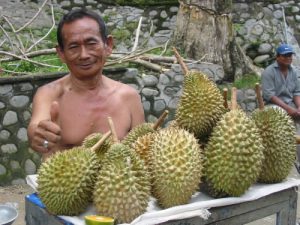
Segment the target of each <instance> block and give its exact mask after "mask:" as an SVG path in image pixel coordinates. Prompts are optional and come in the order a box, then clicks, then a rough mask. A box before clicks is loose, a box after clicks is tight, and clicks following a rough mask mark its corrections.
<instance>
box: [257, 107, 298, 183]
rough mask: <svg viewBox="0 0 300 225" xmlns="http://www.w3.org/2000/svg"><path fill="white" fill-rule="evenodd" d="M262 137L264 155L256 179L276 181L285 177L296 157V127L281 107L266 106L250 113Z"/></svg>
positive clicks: (268, 181) (266, 181) (267, 181)
mask: <svg viewBox="0 0 300 225" xmlns="http://www.w3.org/2000/svg"><path fill="white" fill-rule="evenodd" d="M252 118H253V119H254V121H255V123H256V126H257V127H258V129H259V133H260V135H261V137H262V139H263V145H264V155H265V159H264V161H263V165H262V170H261V173H260V175H259V178H258V181H259V182H264V183H277V182H281V181H282V180H283V179H285V178H286V177H287V176H288V175H289V173H290V171H291V168H292V167H293V165H294V161H295V157H296V140H295V133H296V128H295V125H294V122H293V121H292V119H291V118H290V117H289V115H288V114H287V113H286V112H285V111H284V110H282V109H279V108H272V107H266V108H264V109H263V110H256V111H254V112H253V114H252Z"/></svg>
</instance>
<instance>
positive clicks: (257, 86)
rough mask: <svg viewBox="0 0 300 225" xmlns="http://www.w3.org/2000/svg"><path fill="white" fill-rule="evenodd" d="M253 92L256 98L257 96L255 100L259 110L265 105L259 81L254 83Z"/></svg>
mask: <svg viewBox="0 0 300 225" xmlns="http://www.w3.org/2000/svg"><path fill="white" fill-rule="evenodd" d="M255 92H256V98H257V101H258V108H259V109H260V110H263V109H264V107H265V104H264V100H263V98H262V96H261V88H260V84H259V83H256V84H255Z"/></svg>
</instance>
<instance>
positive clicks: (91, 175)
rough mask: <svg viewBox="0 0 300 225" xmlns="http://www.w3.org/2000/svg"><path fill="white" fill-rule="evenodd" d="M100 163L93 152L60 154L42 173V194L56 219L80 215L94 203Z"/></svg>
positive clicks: (47, 162)
mask: <svg viewBox="0 0 300 225" xmlns="http://www.w3.org/2000/svg"><path fill="white" fill-rule="evenodd" d="M98 169H99V163H98V160H97V156H96V154H95V153H94V152H92V151H91V150H89V149H85V148H82V147H74V148H72V149H70V150H66V151H62V152H57V153H55V154H54V155H53V156H51V157H50V158H49V159H47V161H45V162H43V163H42V165H41V167H40V168H39V170H38V181H37V183H38V188H37V190H38V194H39V196H40V198H41V200H42V202H43V203H44V204H45V206H46V208H47V210H48V211H49V212H51V213H53V214H55V215H70V216H71V215H78V214H79V213H81V212H83V211H84V210H85V209H86V207H87V206H88V204H89V203H90V202H91V200H92V198H91V197H92V192H93V187H94V184H95V181H96V177H97V173H98Z"/></svg>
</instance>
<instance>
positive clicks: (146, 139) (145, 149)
mask: <svg viewBox="0 0 300 225" xmlns="http://www.w3.org/2000/svg"><path fill="white" fill-rule="evenodd" d="M154 135H155V133H148V134H145V135H143V136H141V137H138V139H137V140H136V141H135V142H134V143H133V144H132V149H133V150H134V151H135V152H136V153H137V154H138V155H139V156H140V158H141V159H143V160H144V162H145V165H146V166H149V163H150V160H151V159H150V145H151V143H152V141H153V138H154Z"/></svg>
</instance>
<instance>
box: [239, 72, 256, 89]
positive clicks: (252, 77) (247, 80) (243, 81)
mask: <svg viewBox="0 0 300 225" xmlns="http://www.w3.org/2000/svg"><path fill="white" fill-rule="evenodd" d="M256 83H260V77H259V76H258V75H256V74H245V75H243V76H242V77H241V78H240V79H237V80H235V81H234V82H233V86H234V87H236V88H237V89H247V88H254V87H255V84H256Z"/></svg>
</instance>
